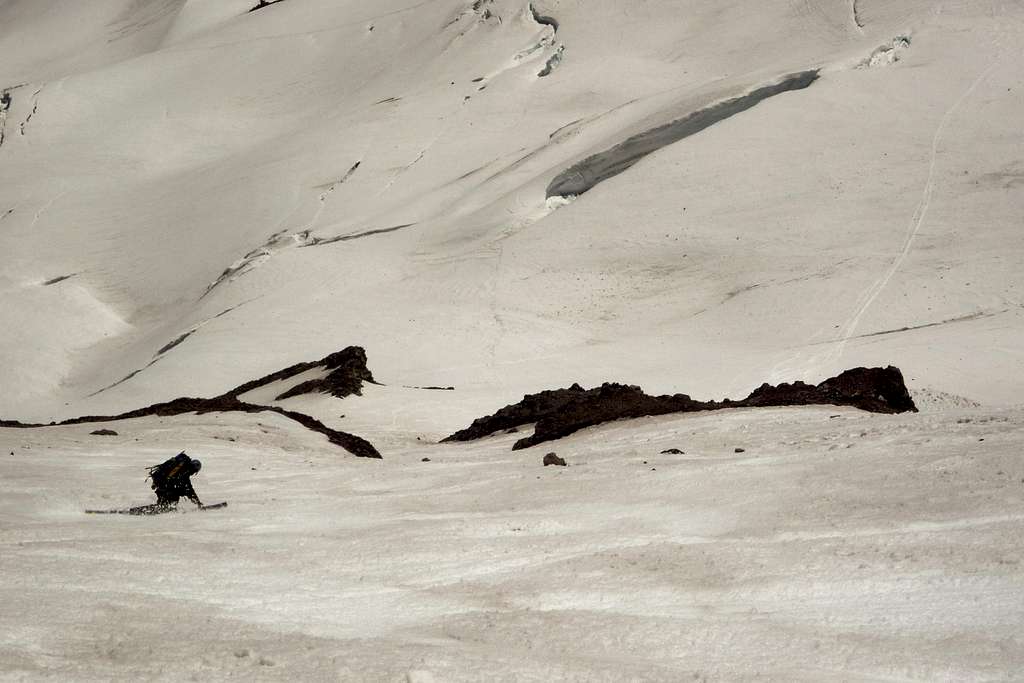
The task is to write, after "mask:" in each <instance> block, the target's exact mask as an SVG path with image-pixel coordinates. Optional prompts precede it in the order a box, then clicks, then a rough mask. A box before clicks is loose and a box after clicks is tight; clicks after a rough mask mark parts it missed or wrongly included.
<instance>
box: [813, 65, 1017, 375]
mask: <svg viewBox="0 0 1024 683" xmlns="http://www.w3.org/2000/svg"><path fill="white" fill-rule="evenodd" d="M999 63H1000V58H999V57H998V56H997V57H996V59H995V60H994V61H993V62H992V63H991V64H990V65H989V66H988V68H986V69H985V70H984V71H983V72H981V74H980V75H979V76H978V77H977V78H976V79H974V81H973V82H972V83H971V84H970V86H968V88H967V89H966V90H965V91H964V92H963V93H962V94H961V95H960V97H959V98H957V100H956V101H955V102H954V103H953V104H952V106H950V107H949V108H948V109H947V110H946V112H945V113H944V114H943V115H942V119H941V120H940V121H939V125H938V127H937V128H936V129H935V135H934V136H933V137H932V145H931V158H930V160H929V164H928V177H927V180H926V181H925V185H924V189H923V190H922V192H921V199H920V200H919V201H918V204H917V208H916V209H915V210H914V213H913V215H912V216H911V218H910V223H909V225H908V227H907V233H906V237H905V238H904V240H903V247H902V248H901V249H900V251H899V252H898V253H897V254H896V256H895V258H894V259H893V261H892V263H891V264H890V265H889V267H888V268H887V269H886V271H885V272H884V273H883V274H882V276H881V277H880V278H879V279H878V280H876V281H875V282H874V284H872V285H871V286H870V287H868V288H867V289H866V290H865V291H864V292H863V293H862V294H861V296H860V297H859V299H858V306H857V308H856V310H855V311H854V312H853V314H852V315H851V316H850V317H849V318H848V319H847V320H846V322H845V323H844V324H843V325H842V327H841V329H842V334H841V335H840V339H839V343H838V344H837V346H836V348H835V349H834V350H833V351H832V353H831V354H830V356H829V360H832V361H834V360H836V359H838V358H839V356H841V355H842V353H843V351H844V350H845V348H846V343H847V342H848V341H849V340H850V339H851V338H853V336H854V335H855V334H856V332H857V328H858V326H859V325H860V323H861V320H863V318H864V316H865V314H866V313H867V312H868V310H869V309H870V308H871V307H872V305H873V304H874V303H875V301H876V300H877V299H878V297H879V296H880V295H881V293H882V292H883V291H884V290H885V288H886V287H887V286H888V284H889V282H890V281H891V280H892V278H893V276H894V275H895V274H896V273H897V272H898V271H899V270H900V268H901V267H902V266H903V263H904V262H905V261H906V259H907V256H908V255H909V254H910V250H911V248H912V247H913V245H914V240H915V239H916V238H917V235H918V233H919V232H920V231H921V226H922V225H923V224H924V221H925V219H926V218H927V217H928V210H929V209H930V208H931V202H932V196H933V195H934V193H935V171H936V167H937V166H938V152H939V145H940V144H941V143H942V136H943V134H944V133H945V131H946V128H947V127H948V126H949V122H950V121H951V120H952V118H953V116H954V114H956V112H957V110H959V109H960V107H961V106H962V105H963V103H964V102H966V101H967V100H968V98H970V97H971V95H973V94H974V91H975V90H977V89H978V87H979V86H980V85H981V84H982V83H984V82H985V81H986V80H987V79H988V77H989V76H991V75H992V72H993V71H995V69H996V67H997V66H999Z"/></svg>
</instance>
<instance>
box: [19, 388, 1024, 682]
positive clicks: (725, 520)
mask: <svg viewBox="0 0 1024 683" xmlns="http://www.w3.org/2000/svg"><path fill="white" fill-rule="evenodd" d="M350 400H352V401H355V400H356V399H346V402H348V401H350ZM116 426H117V429H118V430H119V436H116V437H100V436H89V435H88V431H89V428H87V427H85V426H77V427H61V428H50V429H48V430H42V431H38V430H28V431H20V432H16V431H14V430H3V431H0V450H2V452H3V454H4V456H3V457H2V458H0V481H3V482H4V484H3V486H4V496H3V497H2V498H0V519H2V520H3V522H2V526H0V544H2V546H3V552H0V570H2V571H0V576H2V577H3V578H2V579H0V602H2V604H3V605H4V606H5V608H4V609H3V610H0V662H2V664H0V678H3V679H4V680H76V681H92V680H111V679H119V680H126V679H131V680H187V679H189V678H196V679H200V680H223V679H227V678H230V677H240V678H245V679H247V680H282V679H290V680H295V679H296V678H298V679H302V680H351V681H474V680H483V679H487V680H659V681H679V680H691V679H692V680H725V681H733V680H804V681H820V680H959V681H962V680H1013V679H1015V678H1016V677H1017V673H1018V672H1019V671H1020V669H1021V667H1022V666H1024V642H1022V640H1021V634H1020V623H1021V619H1022V618H1024V601H1022V600H1021V599H1020V597H1021V591H1022V588H1024V573H1022V568H1021V567H1022V565H1021V561H1022V559H1024V558H1022V553H1021V541H1022V529H1024V527H1022V518H1024V517H1022V515H1024V507H1022V503H1024V462H1022V460H1021V457H1020V443H1021V440H1022V438H1024V414H1022V413H1021V411H1020V410H990V409H977V408H976V409H959V410H954V411H950V412H948V413H946V414H944V415H942V416H935V415H927V414H926V415H924V416H921V415H906V416H883V415H870V414H866V413H861V412H858V411H856V410H852V409H831V410H830V409H825V408H794V409H785V410H782V409H765V410H736V411H729V412H719V413H712V414H691V415H685V416H679V417H661V418H648V419H644V420H639V421H631V422H623V423H617V424H614V425H606V426H603V427H599V428H595V429H590V430H586V431H584V432H580V433H578V434H576V435H573V436H572V437H569V438H568V439H565V440H564V441H562V442H560V443H559V444H557V445H556V449H557V451H558V453H559V454H560V455H562V456H563V457H564V458H565V459H566V460H567V461H568V462H569V466H568V467H566V468H559V467H547V468H545V467H542V466H541V462H540V461H541V456H542V454H543V452H544V451H543V450H539V449H530V450H527V451H517V452H515V453H513V452H512V451H511V450H510V449H511V445H512V441H513V440H514V439H515V438H516V437H515V435H508V436H501V437H498V438H495V439H492V440H489V441H487V442H483V443H479V444H462V445H457V446H453V445H447V444H446V445H436V446H428V445H424V444H423V443H420V442H416V441H415V439H410V440H409V441H408V442H407V443H405V444H404V445H399V444H391V448H390V449H389V450H388V454H387V455H386V457H385V460H383V461H372V462H371V461H367V460H365V459H359V458H346V457H339V456H338V451H337V450H336V449H334V448H333V447H331V446H329V445H328V444H326V442H325V441H323V440H322V439H320V438H319V437H317V436H316V435H313V434H311V433H309V432H305V431H303V430H302V429H301V428H298V427H296V426H294V425H293V424H292V423H290V422H288V421H287V420H284V419H282V418H279V417H277V416H268V417H267V418H266V419H260V420H258V421H254V420H252V419H249V418H248V416H245V417H238V416H235V415H226V416H214V415H206V416H202V417H198V418H185V417H179V418H173V419H166V420H163V421H160V420H157V419H155V418H146V419H143V420H132V421H128V422H124V423H120V424H118V425H116ZM427 436H428V435H426V434H425V435H424V437H427ZM182 447H184V448H187V449H189V451H190V452H193V453H202V458H203V461H204V467H203V472H202V473H201V475H200V476H199V477H197V478H196V480H195V484H196V489H197V491H198V492H199V495H200V496H201V497H202V498H203V500H204V501H206V502H214V501H217V500H222V499H227V500H229V501H230V505H229V506H228V508H227V509H225V510H218V511H211V512H207V513H198V512H185V513H181V514H172V515H165V516H163V517H159V518H142V519H140V518H134V517H121V518H119V517H102V518H99V517H88V516H85V515H82V514H81V510H82V509H83V508H85V507H113V506H121V505H126V504H131V503H138V502H145V500H146V497H147V496H146V495H145V494H146V493H148V491H147V490H146V489H145V484H144V483H143V481H142V480H143V478H144V476H145V469H144V465H146V464H152V462H155V461H158V460H160V459H161V458H163V457H164V455H165V454H167V453H171V452H173V451H175V450H176V449H178V448H182ZM668 448H679V449H681V450H683V451H685V454H684V455H661V454H660V452H661V451H663V450H666V449H668ZM736 448H743V449H744V452H743V453H735V452H734V451H735V449H736ZM11 451H13V453H14V454H13V455H8V452H11ZM423 457H429V458H430V462H421V458H423Z"/></svg>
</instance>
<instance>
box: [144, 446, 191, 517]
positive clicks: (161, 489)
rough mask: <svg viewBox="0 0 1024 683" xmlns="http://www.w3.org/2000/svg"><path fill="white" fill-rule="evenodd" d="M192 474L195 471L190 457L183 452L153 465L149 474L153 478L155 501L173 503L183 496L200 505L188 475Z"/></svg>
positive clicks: (162, 503) (161, 503) (163, 503)
mask: <svg viewBox="0 0 1024 683" xmlns="http://www.w3.org/2000/svg"><path fill="white" fill-rule="evenodd" d="M193 474H195V472H194V470H193V468H192V459H191V458H189V457H188V456H187V455H185V454H184V453H180V454H178V455H176V456H174V457H173V458H171V459H170V460H167V461H166V462H164V463H161V464H160V465H157V466H156V467H154V468H153V469H152V470H151V471H150V476H151V477H152V478H153V491H155V492H156V502H157V503H158V504H160V505H174V504H176V503H177V502H178V500H179V499H181V498H182V497H185V498H188V499H189V500H191V501H192V502H193V503H195V504H196V505H198V506H200V507H202V503H201V502H200V501H199V496H197V495H196V491H195V489H193V488H192V481H191V479H190V477H191V476H192V475H193Z"/></svg>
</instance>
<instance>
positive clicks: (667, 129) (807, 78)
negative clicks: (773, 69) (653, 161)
mask: <svg viewBox="0 0 1024 683" xmlns="http://www.w3.org/2000/svg"><path fill="white" fill-rule="evenodd" d="M816 80H818V70H816V69H815V70H811V71H801V72H799V73H795V74H790V75H788V76H785V77H783V78H782V79H780V80H779V81H778V82H776V83H772V84H770V85H764V86H761V87H759V88H756V89H754V90H752V91H750V92H749V93H747V94H746V95H741V96H739V97H734V98H732V99H729V100H724V101H722V102H717V103H716V104H713V105H711V106H709V107H705V108H704V109H699V110H697V111H695V112H693V113H691V114H689V115H688V116H685V117H683V118H681V119H676V120H675V121H670V122H669V123H666V124H664V125H661V126H658V127H656V128H651V129H649V130H646V131H644V132H642V133H637V134H636V135H633V136H631V137H629V138H627V139H626V140H624V141H622V142H620V143H619V144H617V145H615V146H613V147H611V148H609V149H606V150H604V151H602V152H598V153H597V154H594V155H592V156H589V157H587V158H586V159H583V160H582V161H580V162H578V163H576V164H574V165H573V166H571V167H569V168H568V169H566V170H564V171H562V172H561V173H559V174H558V175H557V176H555V178H554V179H553V180H552V181H551V183H550V184H549V185H548V187H547V192H546V196H547V197H548V198H550V197H575V196H579V195H581V194H583V193H584V192H587V191H588V190H590V189H592V188H593V187H594V186H595V185H597V184H599V183H601V182H603V181H605V180H608V179H609V178H613V177H615V176H617V175H619V174H620V173H622V172H624V171H626V170H628V169H630V168H632V167H633V166H634V165H635V164H636V163H637V162H639V161H640V160H641V159H643V158H644V157H646V156H647V155H649V154H651V153H653V152H656V151H658V150H659V149H661V148H662V147H666V146H668V145H671V144H674V143H676V142H679V141H680V140H683V139H684V138H688V137H690V136H691V135H695V134H697V133H699V132H701V131H703V130H704V129H706V128H709V127H711V126H713V125H715V124H716V123H718V122H719V121H724V120H725V119H727V118H729V117H731V116H735V115H736V114H740V113H742V112H745V111H747V110H748V109H750V108H752V107H754V106H756V105H757V104H759V103H760V102H763V101H764V100H766V99H768V98H770V97H774V96H775V95H779V94H781V93H785V92H790V91H793V90H803V89H804V88H808V87H810V86H811V84H812V83H814V82H815V81H816Z"/></svg>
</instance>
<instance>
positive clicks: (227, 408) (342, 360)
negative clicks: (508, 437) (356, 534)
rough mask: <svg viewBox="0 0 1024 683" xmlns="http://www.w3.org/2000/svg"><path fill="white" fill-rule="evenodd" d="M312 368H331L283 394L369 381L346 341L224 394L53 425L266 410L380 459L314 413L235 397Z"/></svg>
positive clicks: (353, 387)
mask: <svg viewBox="0 0 1024 683" xmlns="http://www.w3.org/2000/svg"><path fill="white" fill-rule="evenodd" d="M317 367H322V368H324V369H327V370H330V371H331V372H330V373H329V374H328V375H327V376H326V377H324V378H322V379H320V380H315V381H314V382H303V383H302V384H300V385H299V387H304V389H303V390H302V391H299V392H297V393H296V392H295V389H297V388H298V387H294V388H293V389H292V390H290V391H289V392H285V393H286V394H288V395H292V396H296V395H298V394H305V393H313V392H326V393H330V394H331V395H333V396H337V397H338V398H343V397H345V396H348V395H350V394H356V395H359V394H360V392H361V391H362V386H363V385H362V383H363V381H368V382H373V375H372V374H371V373H370V370H369V368H367V366H366V351H365V350H364V349H363V348H362V347H360V346H349V347H347V348H345V349H342V350H341V351H338V352H336V353H332V354H331V355H329V356H327V357H326V358H323V359H321V360H319V361H315V362H312V363H297V364H296V365H292V366H290V367H287V368H285V369H284V370H279V371H278V372H275V373H271V374H269V375H267V376H265V377H261V378H260V379H256V380H253V381H251V382H246V383H245V384H242V385H240V386H238V387H235V388H234V389H232V390H231V391H229V392H227V393H224V394H221V395H220V396H215V397H213V398H193V397H187V396H186V397H181V398H176V399H174V400H172V401H166V402H164V403H154V404H153V405H150V406H146V407H145V408H139V409H137V410H132V411H129V412H126V413H121V414H119V415H104V416H99V415H86V416H83V417H76V418H73V419H70V420H64V421H63V422H60V423H59V424H61V425H71V424H85V423H90V422H116V421H118V420H129V419H132V418H136V417H147V416H151V415H155V416H158V417H169V416H173V415H184V414H186V413H197V414H202V413H216V412H224V413H230V412H241V413H261V412H265V411H269V412H274V413H277V414H278V415H282V416H284V417H287V418H288V419H290V420H293V421H295V422H298V423H299V424H301V425H302V426H303V427H305V428H306V429H309V430H312V431H314V432H317V433H318V434H323V435H324V436H326V437H327V440H328V441H330V442H331V443H333V444H335V445H337V446H341V447H342V448H344V449H345V450H347V451H348V452H349V453H352V454H353V455H355V456H357V457H360V458H380V457H381V455H380V453H379V452H378V451H377V449H376V448H374V446H373V444H371V443H370V442H369V441H367V440H366V439H363V438H362V437H359V436H356V435H355V434H349V433H347V432H342V431H339V430H336V429H332V428H330V427H328V426H327V425H325V424H323V423H322V422H320V421H319V420H317V419H316V418H314V417H312V416H310V415H306V414H305V413H299V412H296V411H294V410H286V409H284V408H281V407H279V406H267V405H259V404H255V403H247V402H245V401H242V400H240V399H239V398H238V397H239V396H241V395H242V394H245V393H247V392H249V391H252V390H253V389H257V388H259V387H262V386H265V385H267V384H270V383H272V382H277V381H281V380H285V379H288V378H290V377H294V376H295V375H298V374H299V373H302V372H305V371H307V370H310V369H313V368H317ZM282 396H283V395H282ZM279 398H280V397H279ZM50 424H51V425H54V424H58V423H56V422H51V423H50ZM44 426H46V425H42V424H28V423H22V422H18V421H16V420H0V427H12V428H22V429H30V428H37V427H44Z"/></svg>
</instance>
